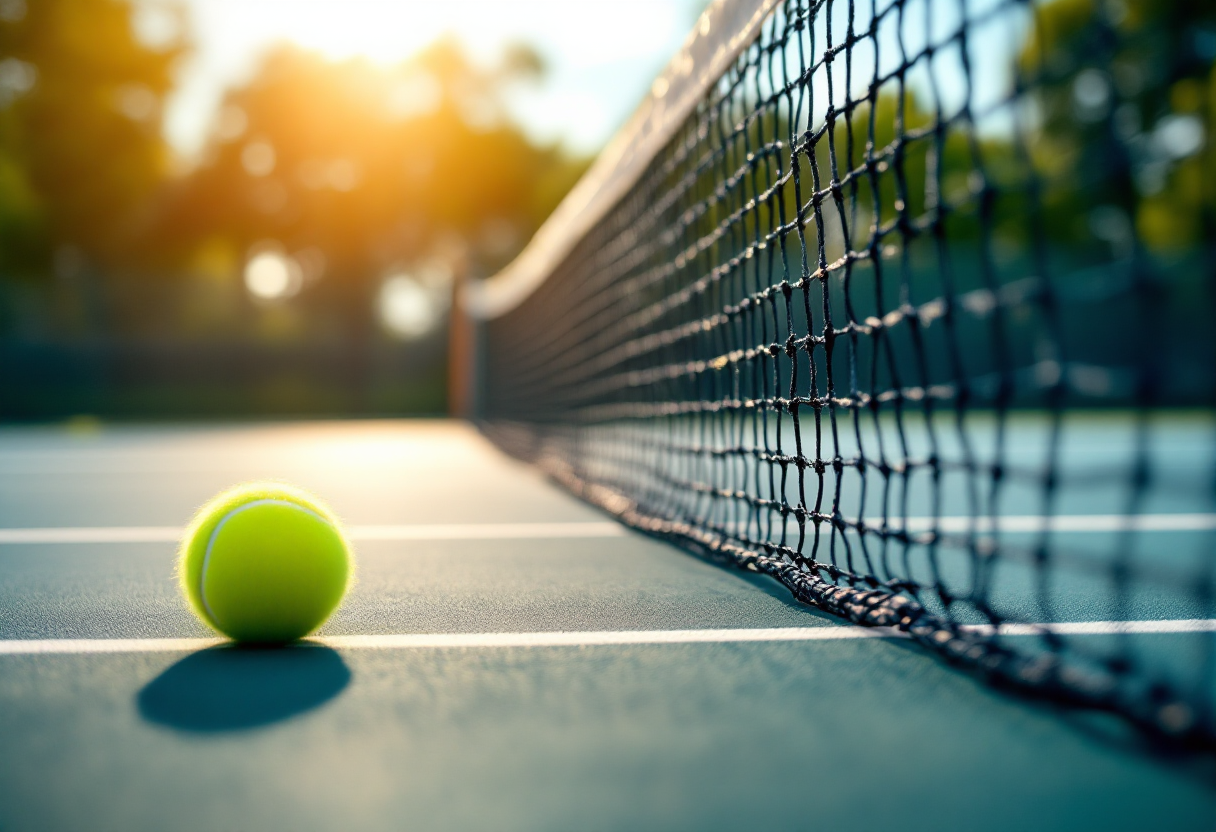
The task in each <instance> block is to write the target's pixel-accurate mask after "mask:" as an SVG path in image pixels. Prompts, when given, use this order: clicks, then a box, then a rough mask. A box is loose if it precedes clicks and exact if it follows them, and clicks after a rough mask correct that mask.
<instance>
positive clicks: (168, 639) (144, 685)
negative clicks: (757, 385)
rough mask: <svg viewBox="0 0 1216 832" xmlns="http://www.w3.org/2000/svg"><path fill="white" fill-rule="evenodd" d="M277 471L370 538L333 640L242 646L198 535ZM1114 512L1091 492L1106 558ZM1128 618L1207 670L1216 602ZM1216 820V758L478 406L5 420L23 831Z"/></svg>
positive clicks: (1181, 541)
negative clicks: (289, 415)
mask: <svg viewBox="0 0 1216 832" xmlns="http://www.w3.org/2000/svg"><path fill="white" fill-rule="evenodd" d="M1188 431H1190V433H1188ZM1197 433H1203V434H1204V435H1205V436H1207V435H1210V433H1211V431H1210V426H1207V425H1197V426H1196V425H1191V426H1189V427H1188V425H1187V424H1182V425H1181V427H1178V428H1177V429H1176V430H1173V431H1172V432H1171V433H1170V435H1171V436H1174V437H1176V441H1177V447H1176V448H1174V449H1173V450H1171V449H1170V448H1169V447H1166V448H1165V449H1164V450H1163V451H1162V453H1161V455H1160V458H1162V459H1166V460H1175V461H1176V463H1170V464H1176V465H1177V466H1178V468H1179V477H1181V479H1180V480H1178V482H1182V483H1183V486H1184V487H1182V488H1181V489H1180V490H1179V492H1178V493H1181V494H1184V495H1185V494H1191V495H1192V498H1191V499H1189V501H1188V498H1186V497H1185V496H1184V497H1179V498H1176V499H1173V500H1170V501H1166V502H1163V503H1162V504H1161V505H1154V506H1149V507H1147V508H1146V509H1145V511H1151V512H1157V513H1158V514H1160V516H1161V517H1162V518H1165V519H1162V520H1160V522H1159V523H1157V525H1156V526H1154V527H1153V528H1150V529H1148V530H1147V531H1145V532H1144V533H1143V536H1142V540H1143V541H1144V543H1143V544H1142V545H1143V546H1144V548H1145V549H1146V551H1148V550H1151V551H1156V552H1161V553H1162V554H1161V557H1162V558H1164V559H1165V561H1167V562H1170V561H1176V562H1179V563H1182V564H1183V567H1184V571H1186V572H1188V573H1191V572H1193V569H1192V568H1191V566H1192V565H1193V563H1192V562H1193V561H1194V559H1202V558H1210V557H1211V556H1212V553H1211V552H1210V551H1207V550H1206V547H1205V541H1207V540H1208V539H1209V538H1210V531H1211V525H1212V519H1211V518H1212V515H1211V513H1210V512H1211V507H1210V505H1209V504H1207V503H1205V502H1204V501H1205V500H1207V499H1208V497H1206V495H1207V494H1208V492H1207V491H1206V490H1204V488H1203V484H1202V483H1195V484H1193V487H1192V486H1191V485H1186V481H1185V476H1186V470H1185V469H1186V466H1187V460H1188V459H1189V458H1191V457H1193V456H1194V455H1195V453H1196V447H1197V445H1196V444H1195V443H1196V442H1199V443H1200V444H1202V441H1207V442H1209V444H1210V439H1208V440H1199V439H1196V438H1195V435H1197ZM1094 435H1095V439H1094V442H1095V446H1096V447H1098V448H1099V449H1104V451H1103V452H1106V453H1109V452H1111V445H1110V442H1109V441H1108V440H1104V439H1103V437H1102V436H1101V429H1100V426H1097V427H1095V432H1094ZM1205 447H1206V446H1205ZM1204 463H1205V464H1206V457H1205V459H1204ZM255 478H256V479H261V478H276V479H283V480H287V481H290V482H293V483H296V484H298V485H300V486H303V487H304V488H307V489H310V490H312V491H314V492H315V493H317V494H318V495H319V496H321V497H322V498H323V499H325V500H327V501H328V502H330V504H331V505H332V506H333V507H334V508H335V509H336V510H337V511H338V513H339V514H340V515H341V516H342V517H343V518H344V519H345V521H346V522H347V523H348V524H349V527H350V530H351V534H352V537H353V538H354V539H355V543H356V547H357V556H358V573H357V578H358V579H357V583H356V584H355V585H354V587H353V589H352V591H351V594H350V595H349V596H348V598H347V601H346V603H345V605H344V606H343V607H342V608H341V609H340V610H339V612H338V613H337V614H336V616H335V617H334V618H333V619H331V620H330V622H329V623H328V624H327V625H326V626H325V627H324V628H323V630H322V631H321V633H320V634H319V635H318V637H316V638H315V639H313V640H312V641H311V642H309V643H307V644H305V645H300V646H295V647H290V648H283V649H275V650H248V649H239V650H238V649H233V648H229V647H224V646H222V643H221V642H220V641H219V640H217V639H215V638H214V637H213V635H212V634H211V633H209V632H208V631H207V630H206V629H205V628H204V627H203V626H202V625H201V624H200V623H199V622H198V621H196V620H195V619H194V618H193V617H192V616H191V614H190V613H189V612H188V610H187V609H186V607H185V605H184V603H183V601H182V600H181V599H180V597H179V594H178V590H177V586H176V583H175V578H174V574H173V570H174V550H175V540H176V537H177V534H178V532H179V529H180V527H181V526H182V524H183V523H184V522H185V521H186V519H187V518H188V517H189V516H190V514H191V512H192V511H193V509H194V508H195V507H196V506H198V505H199V504H200V503H201V502H202V501H203V500H205V499H206V498H208V497H209V496H211V495H212V494H213V493H215V492H217V491H219V490H221V489H223V488H225V487H227V486H229V485H232V484H233V483H236V482H239V481H242V480H248V479H255ZM1176 484H1177V483H1176ZM1093 493H1095V494H1097V493H1098V492H1097V491H1095V492H1093ZM1201 495H1203V496H1202V498H1201ZM1094 499H1095V500H1097V499H1098V498H1097V497H1095V498H1094ZM1150 502H1151V501H1150ZM1105 511H1106V508H1105V507H1102V506H1096V505H1094V506H1086V505H1084V504H1082V503H1078V504H1076V505H1075V506H1069V505H1065V507H1064V512H1065V514H1067V515H1068V516H1070V517H1073V518H1079V519H1075V520H1073V521H1072V522H1073V523H1074V527H1075V528H1074V529H1073V531H1072V533H1073V534H1075V535H1077V536H1078V537H1077V540H1078V541H1079V542H1078V546H1077V549H1078V550H1080V551H1083V550H1084V549H1085V546H1084V541H1085V540H1086V539H1087V538H1086V537H1085V536H1086V535H1092V536H1093V537H1092V539H1094V540H1097V539H1098V536H1100V535H1101V534H1103V533H1105V532H1104V531H1103V527H1102V522H1101V517H1102V516H1104V515H1103V512H1105ZM1107 531H1109V530H1107ZM1015 585H1016V582H1015ZM1010 603H1011V605H1012V606H1015V607H1016V604H1017V602H1016V599H1012V600H1011V601H1010ZM1068 603H1069V602H1068V601H1067V600H1066V597H1065V600H1062V601H1061V604H1063V605H1064V607H1065V608H1064V609H1062V610H1061V609H1057V610H1056V613H1057V614H1058V616H1059V619H1060V620H1070V621H1075V622H1079V623H1081V624H1084V623H1086V622H1091V623H1092V622H1099V621H1103V620H1105V618H1106V617H1107V616H1109V614H1110V613H1111V610H1109V609H1088V608H1086V607H1085V606H1084V605H1083V604H1080V603H1077V604H1076V605H1075V608H1068ZM1124 611H1125V612H1126V613H1127V616H1126V617H1127V619H1128V620H1134V621H1135V622H1137V623H1138V625H1139V629H1138V630H1137V631H1136V632H1135V634H1133V635H1131V636H1129V638H1132V639H1135V640H1137V645H1138V648H1139V649H1141V650H1142V652H1143V653H1144V654H1146V655H1148V656H1150V657H1155V658H1156V659H1157V660H1159V661H1161V662H1163V663H1165V664H1167V665H1168V664H1169V663H1171V662H1175V663H1177V662H1187V661H1192V660H1193V659H1192V658H1191V657H1192V655H1193V652H1192V651H1193V647H1194V644H1193V642H1194V640H1195V639H1196V638H1199V637H1201V633H1199V632H1197V631H1200V630H1202V629H1203V628H1204V627H1205V626H1207V625H1206V624H1205V623H1204V621H1205V619H1202V618H1200V617H1198V616H1199V615H1200V614H1201V613H1202V610H1197V609H1190V608H1178V607H1171V606H1170V605H1169V604H1166V603H1160V602H1158V601H1156V600H1155V598H1154V597H1153V596H1152V595H1151V594H1149V595H1145V596H1144V597H1135V598H1132V599H1130V600H1129V601H1128V604H1127V605H1126V606H1125V608H1124ZM1154 624H1156V625H1159V626H1156V627H1154ZM1080 637H1082V638H1084V637H1087V636H1084V635H1082V636H1080ZM1092 637H1093V638H1103V637H1106V636H1104V635H1103V634H1102V633H1101V632H1097V633H1095V634H1094V635H1093V636H1092ZM1214 826H1216V779H1214V778H1213V774H1212V766H1211V759H1210V757H1209V758H1204V757H1202V756H1200V757H1198V758H1197V757H1194V756H1182V755H1177V754H1171V753H1165V752H1162V751H1160V750H1154V749H1153V748H1150V747H1146V745H1145V743H1144V742H1143V741H1141V740H1140V739H1138V738H1137V735H1135V733H1134V732H1132V731H1130V730H1126V729H1125V727H1124V726H1123V725H1122V723H1121V722H1119V721H1118V720H1115V719H1113V718H1108V717H1095V716H1093V715H1084V714H1078V713H1075V712H1068V711H1063V710H1060V709H1058V708H1054V707H1052V706H1050V705H1046V704H1043V703H1039V702H1031V701H1027V700H1025V699H1021V698H1018V697H1015V696H1012V695H1009V694H1006V693H1002V692H1000V691H996V690H993V689H990V688H988V687H985V686H984V685H982V684H980V683H979V682H977V681H976V680H975V679H974V678H973V677H972V676H969V675H967V674H965V673H962V672H959V671H957V670H955V669H952V668H950V667H948V666H947V665H945V664H944V663H943V662H942V661H940V660H939V659H937V658H935V657H933V656H930V655H928V654H926V653H925V652H924V651H922V650H920V649H918V648H917V647H915V646H914V645H912V644H910V643H908V642H907V641H906V640H901V639H897V638H892V637H886V636H884V634H883V633H882V632H881V631H874V630H863V629H861V628H855V627H852V626H846V625H844V624H842V623H841V622H839V621H837V620H835V619H832V618H830V617H828V616H825V615H823V614H821V613H819V612H816V611H815V610H813V609H810V608H807V607H804V606H802V605H800V604H798V603H796V602H795V601H793V600H792V599H791V597H790V596H789V594H788V592H787V591H786V590H785V589H784V588H782V587H781V586H779V585H777V584H776V583H775V582H772V581H770V580H769V579H767V578H764V577H761V576H756V575H749V574H747V573H742V572H738V571H731V570H727V569H723V568H720V567H718V566H714V565H711V564H709V563H706V562H704V561H702V560H699V559H697V558H695V557H693V556H691V555H688V554H686V553H684V552H681V551H679V550H677V549H676V548H674V547H672V546H669V545H667V544H664V543H662V542H659V541H656V540H652V539H649V538H646V537H643V536H641V535H638V534H635V533H633V532H630V531H627V530H625V529H624V528H623V527H620V526H618V525H616V524H615V523H613V522H612V521H611V520H610V519H609V518H607V517H605V516H604V515H603V514H601V513H599V512H597V511H596V510H594V509H592V508H590V507H588V506H586V505H584V504H582V503H580V502H578V501H577V500H575V499H574V498H572V497H570V496H568V495H566V494H565V493H564V492H562V491H561V490H560V489H558V488H557V487H556V486H554V485H552V484H550V483H549V482H547V481H546V480H545V479H544V478H543V476H542V475H541V474H539V473H537V472H536V471H534V470H533V469H531V468H529V467H527V466H525V465H523V464H521V463H519V462H517V461H515V460H512V459H510V458H508V457H507V456H505V455H503V454H502V453H501V452H500V451H498V450H497V449H496V448H495V447H494V446H493V445H491V444H490V443H489V442H488V441H487V440H485V439H484V438H483V437H481V436H480V435H479V434H478V433H477V431H476V429H475V428H473V427H471V426H468V425H466V424H463V423H459V422H440V421H435V422H424V421H419V422H388V421H385V422H365V423H359V422H335V423H292V424H282V425H272V424H264V425H263V424H257V425H233V426H208V427H189V426H167V427H139V426H126V427H105V428H100V429H93V430H84V431H81V430H77V431H69V430H67V429H62V428H35V427H9V428H5V429H3V430H0V832H19V831H20V832H25V831H26V830H57V831H61V830H76V829H80V830H86V829H87V830H93V831H94V832H101V831H102V830H124V831H125V832H134V831H135V830H178V829H180V830H255V829H257V830H270V829H283V830H311V829H325V830H336V829H341V830H389V829H394V830H395V829H429V830H445V829H493V830H616V829H622V830H623V829H628V830H648V829H654V830H679V829H688V830H710V829H833V830H875V829H884V828H898V829H901V830H917V829H985V830H1037V831H1038V832H1046V830H1056V829H1059V830H1065V829H1067V830H1078V829H1101V830H1120V829H1176V830H1186V829H1196V830H1200V829H1212V828H1213V827H1214Z"/></svg>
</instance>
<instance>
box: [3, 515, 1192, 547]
mask: <svg viewBox="0 0 1216 832" xmlns="http://www.w3.org/2000/svg"><path fill="white" fill-rule="evenodd" d="M869 522H870V527H871V528H878V525H877V523H878V521H877V520H875V519H871V520H870V521H869ZM935 522H936V526H937V528H938V529H939V530H940V531H943V532H958V533H965V532H967V531H968V530H969V529H970V528H971V524H972V523H973V522H974V523H975V524H976V530H977V531H979V532H981V533H984V532H991V530H992V523H991V522H990V521H989V520H988V519H985V518H979V519H978V520H975V521H973V520H972V518H970V517H939V518H937V520H936V521H934V520H933V519H931V518H927V517H913V518H909V520H908V524H907V528H908V530H909V531H916V532H921V531H928V530H929V529H932V528H933V527H934V524H935ZM1043 525H1044V518H1042V517H1039V516H1035V515H1023V516H1018V515H1014V516H1010V517H1001V518H999V519H998V520H997V529H999V530H1000V531H1002V532H1037V531H1041V530H1042V529H1043ZM1047 527H1048V528H1049V529H1050V530H1051V531H1054V532H1119V531H1142V532H1191V531H1211V530H1214V529H1216V514H1137V515H1131V516H1124V515H1118V514H1074V515H1063V516H1059V517H1051V518H1048V519H1047ZM898 528H899V526H898V525H895V526H892V530H896V529H898ZM181 533H182V530H181V528H179V527H177V526H86V527H77V528H32V529H0V544H3V543H173V542H176V541H177V540H178V539H179V538H180V537H181ZM347 533H348V535H349V536H350V538H351V539H352V540H505V539H512V540H521V539H522V540H541V539H545V538H580V537H621V536H624V535H626V534H628V530H627V529H626V528H625V527H624V526H621V525H619V524H617V523H612V522H590V523H446V524H430V525H383V526H348V527H347Z"/></svg>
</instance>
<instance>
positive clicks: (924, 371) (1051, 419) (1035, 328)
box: [479, 0, 1216, 743]
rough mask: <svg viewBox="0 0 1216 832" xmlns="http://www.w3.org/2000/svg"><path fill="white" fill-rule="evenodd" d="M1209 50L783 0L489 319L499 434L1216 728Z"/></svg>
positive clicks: (1008, 6)
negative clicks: (568, 245) (630, 173)
mask: <svg viewBox="0 0 1216 832" xmlns="http://www.w3.org/2000/svg"><path fill="white" fill-rule="evenodd" d="M1214 62H1216V12H1214V11H1213V9H1212V8H1211V7H1210V5H1208V4H1204V3H1185V2H1176V1H1175V0H1166V1H1165V2H1150V0H1123V2H1119V3H1101V2H1097V0H1092V1H1091V0H1050V2H1044V3H1027V2H1012V1H1011V0H993V1H992V2H974V3H973V2H962V0H942V2H934V0H907V1H906V2H904V1H903V0H870V2H867V0H858V2H843V1H842V2H834V3H833V2H785V3H781V4H779V5H778V6H777V7H776V8H775V9H774V10H773V11H772V12H771V14H770V16H769V17H768V19H767V20H766V22H765V23H764V25H763V27H762V29H761V31H760V34H759V36H758V38H757V39H756V41H755V42H754V43H753V44H752V45H751V46H750V47H748V48H747V49H745V50H744V51H743V52H742V54H741V55H740V56H739V58H738V59H737V60H736V61H735V62H734V63H733V65H732V66H731V67H730V68H729V69H728V71H727V72H725V74H724V75H723V76H722V77H721V78H720V79H718V81H717V82H716V83H715V84H714V85H713V86H712V88H711V89H710V90H709V91H708V93H707V94H706V95H705V96H704V98H703V99H702V100H701V102H700V104H699V105H698V106H697V108H696V109H695V111H694V112H693V113H692V115H691V116H690V117H688V118H687V120H686V121H685V122H684V123H683V124H682V125H681V127H680V128H679V130H678V131H677V132H676V134H675V135H674V137H673V138H672V139H671V140H670V141H669V142H667V144H666V145H665V146H664V147H663V148H662V150H661V152H659V153H658V155H657V156H656V157H655V158H654V159H653V161H651V162H650V164H649V167H648V169H647V171H646V173H645V175H644V176H642V177H641V178H640V180H639V181H637V183H636V184H634V185H633V186H632V187H631V189H630V190H629V191H628V192H627V193H626V195H625V196H624V197H623V198H622V199H621V200H620V201H619V202H618V203H617V204H616V205H615V207H614V208H613V209H612V210H610V211H609V212H608V213H607V215H606V217H605V218H604V219H603V220H602V221H600V222H599V223H598V224H597V225H596V226H595V227H594V228H593V230H592V231H591V232H590V233H588V234H587V235H586V236H585V237H583V238H582V239H581V240H580V241H578V243H577V244H576V245H575V246H574V248H573V250H572V252H571V253H570V254H569V256H567V257H566V258H565V259H564V260H563V262H562V263H561V264H560V266H559V267H558V268H557V269H556V270H555V271H554V272H553V273H552V274H550V275H549V276H548V278H547V279H546V281H545V282H544V283H543V284H542V285H541V286H540V288H539V289H537V290H536V291H534V292H533V293H532V294H531V295H530V296H529V297H527V298H526V299H525V300H524V301H523V302H522V303H520V304H519V305H518V306H517V307H516V308H514V309H512V310H511V311H509V312H507V313H505V314H503V315H501V316H500V317H498V318H496V319H494V320H491V321H489V322H487V323H486V325H485V329H484V342H483V348H484V358H483V364H484V373H483V382H482V385H481V392H480V405H479V415H480V418H481V419H482V422H483V425H484V426H485V428H486V430H487V431H488V432H489V433H490V434H491V435H492V436H493V437H494V438H495V439H496V440H498V441H499V442H500V443H502V444H503V445H504V446H506V447H507V448H508V449H509V450H511V451H512V452H514V453H516V454H518V455H521V456H523V457H526V458H529V459H532V460H534V461H536V462H538V463H539V464H541V465H542V466H543V467H544V468H545V469H546V470H547V471H549V472H550V473H551V474H552V475H553V476H554V477H556V478H557V479H558V480H560V481H561V482H562V483H564V484H565V485H566V486H568V487H569V488H570V489H572V490H573V491H574V492H575V493H577V494H579V495H580V496H582V497H583V498H585V499H587V500H590V501H591V502H593V503H595V504H597V505H599V506H601V507H603V508H604V509H606V510H607V511H609V512H611V513H612V514H614V515H616V516H617V517H619V518H620V519H621V520H623V521H624V522H625V523H627V524H629V525H631V526H634V527H636V528H638V529H641V530H644V531H646V532H649V533H652V534H654V535H659V536H661V537H664V538H666V539H669V540H671V541H672V542H674V543H676V544H678V545H680V546H682V547H684V548H686V549H689V550H692V551H694V552H696V553H699V554H701V555H703V556H706V557H710V558H712V559H715V560H718V561H722V562H726V563H729V564H734V565H737V566H740V567H745V568H748V569H752V570H757V571H760V572H763V573H766V574H768V575H771V576H773V577H774V578H776V579H777V580H779V581H780V582H781V583H783V584H785V585H786V586H787V587H789V589H790V590H791V591H792V592H793V593H794V594H795V596H797V598H799V599H800V600H801V601H803V602H806V603H808V604H812V605H814V606H815V607H818V608H820V609H823V610H827V611H829V612H831V613H834V614H836V615H839V616H842V617H843V618H846V619H848V620H850V621H853V622H856V623H860V624H866V625H881V626H890V627H895V628H898V629H899V630H901V631H903V632H904V633H905V634H906V635H908V636H910V637H911V638H913V639H915V640H916V641H918V642H920V643H921V644H923V645H925V646H927V647H928V648H930V649H932V650H934V651H937V652H938V653H940V654H942V655H944V656H945V657H947V658H948V659H950V660H954V661H958V662H960V663H963V664H965V665H968V666H970V667H972V668H974V669H976V670H978V671H979V672H981V673H982V674H984V675H986V676H987V677H989V678H991V679H993V680H995V681H997V682H1002V683H1006V684H1010V685H1013V686H1016V687H1018V688H1020V689H1023V690H1026V691H1031V692H1036V693H1042V694H1044V695H1047V696H1050V697H1053V698H1057V699H1062V700H1067V701H1072V702H1076V703H1079V704H1084V705H1088V706H1094V707H1099V708H1104V709H1109V710H1114V711H1118V712H1120V713H1122V714H1124V715H1125V716H1128V717H1130V718H1131V719H1133V720H1134V721H1136V722H1138V723H1140V724H1141V725H1142V726H1145V727H1148V728H1150V729H1151V730H1153V731H1158V732H1164V733H1166V734H1169V735H1172V736H1177V737H1184V738H1189V739H1194V740H1197V741H1199V742H1203V743H1212V741H1213V737H1214V736H1216V733H1214V729H1213V710H1214V704H1216V645H1214V638H1216V636H1214V635H1213V632H1212V628H1211V626H1210V624H1211V620H1212V619H1213V618H1214V617H1216V610H1214V597H1216V550H1214V547H1213V542H1214V540H1216V524H1214V522H1213V520H1214V518H1216V514H1213V512H1214V511H1216V496H1214V495H1216V421H1214V420H1213V418H1212V413H1211V403H1212V401H1213V390H1214V386H1216V346H1214V343H1213V330H1214V329H1216V327H1213V325H1212V323H1211V314H1212V312H1213V310H1214V308H1216V303H1214V300H1213V291H1212V287H1213V284H1214V283H1216V281H1214V280H1213V272H1214V269H1216V265H1214V264H1216V257H1214V256H1213V250H1212V241H1216V221H1214V217H1216V210H1214V206H1216V196H1214V191H1216V176H1214V173H1213V172H1214V170H1216V164H1213V158H1214V151H1213V149H1212V147H1211V144H1212V142H1210V141H1209V140H1208V137H1209V136H1212V135H1216V130H1214V126H1216V121H1214V120H1213V109H1214V108H1216V80H1213V79H1214V78H1216V75H1214V69H1213V67H1214V65H1216V63H1214ZM1112 622H1129V623H1128V625H1127V626H1126V627H1124V628H1122V629H1121V628H1120V627H1119V626H1117V625H1115V624H1112ZM1152 622H1159V623H1158V624H1153V623H1152ZM1155 626H1156V627H1158V628H1159V629H1163V630H1166V631H1168V635H1166V634H1164V633H1161V632H1158V633H1156V634H1154V632H1153V629H1154V627H1155ZM1124 630H1126V632H1124ZM1179 631H1183V632H1179Z"/></svg>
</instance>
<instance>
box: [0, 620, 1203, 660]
mask: <svg viewBox="0 0 1216 832" xmlns="http://www.w3.org/2000/svg"><path fill="white" fill-rule="evenodd" d="M963 629H965V630H972V631H976V632H987V633H990V632H991V630H992V628H990V627H983V626H975V627H964V628H963ZM1044 630H1048V631H1051V632H1054V633H1059V634H1061V635H1120V634H1129V635H1134V634H1138V633H1146V634H1153V633H1216V619H1207V618H1201V619H1187V620H1176V621H1081V622H1072V623H1062V624H1006V625H1003V626H1002V627H1001V628H1000V634H1001V635H1005V636H1026V635H1036V634H1038V633H1041V632H1043V631H1044ZM905 637H906V636H905V635H904V634H903V633H900V632H898V631H896V630H891V629H887V628H880V627H874V628H866V627H853V626H847V625H845V626H835V627H774V628H768V629H752V630H726V629H723V630H617V631H603V632H601V631H591V632H550V633H434V634H400V635H377V636H318V637H316V638H313V639H310V640H309V641H310V642H311V643H316V644H323V645H325V646H327V647H333V648H337V649H342V650H368V649H373V650H375V649H379V650H409V649H414V650H416V649H442V648H452V647H466V648H468V647H472V648H495V647H605V646H619V645H631V644H735V643H740V642H759V641H786V642H793V641H843V640H849V639H865V638H905ZM224 643H226V642H225V641H224V640H223V639H218V638H135V639H124V638H115V639H9V640H3V639H0V656H14V655H48V654H79V653H187V652H192V651H194V650H202V649H204V648H207V647H214V646H216V645H219V644H224Z"/></svg>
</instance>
